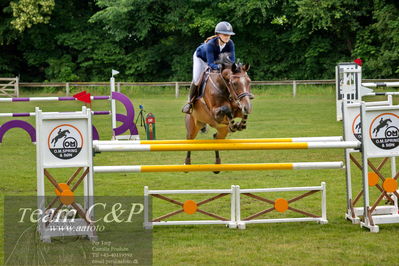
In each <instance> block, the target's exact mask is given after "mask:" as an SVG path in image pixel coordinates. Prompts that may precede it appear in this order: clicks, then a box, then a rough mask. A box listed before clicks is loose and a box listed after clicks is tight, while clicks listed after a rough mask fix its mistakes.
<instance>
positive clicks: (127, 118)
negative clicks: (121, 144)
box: [0, 77, 138, 143]
mask: <svg viewBox="0 0 399 266" xmlns="http://www.w3.org/2000/svg"><path fill="white" fill-rule="evenodd" d="M90 98H91V100H110V101H111V107H112V111H93V112H92V113H93V115H111V116H112V128H113V138H116V136H121V135H122V134H123V133H125V132H126V131H129V133H130V135H129V136H127V137H128V139H130V138H131V136H132V135H133V136H134V135H136V136H138V130H137V127H136V124H135V123H134V114H135V113H134V106H133V103H132V102H131V101H130V99H129V98H128V97H127V96H126V95H124V94H123V93H120V92H115V80H114V77H112V78H111V96H91V97H90ZM115 100H116V101H119V102H120V103H122V104H123V106H124V107H125V110H126V115H124V114H117V113H116V105H115ZM47 101H77V99H76V98H75V97H29V98H27V97H25V98H0V103H1V102H47ZM34 115H35V113H3V114H1V113H0V117H29V116H34ZM116 121H119V122H121V123H122V125H121V126H119V127H116ZM12 128H21V129H22V130H25V131H26V132H27V133H28V134H29V136H30V138H31V141H32V142H36V131H35V128H34V127H33V126H32V125H31V124H29V123H28V122H26V121H23V120H11V121H7V122H6V123H4V124H3V125H1V126H0V143H2V142H3V137H4V134H5V133H6V132H7V131H9V130H10V129H12ZM99 139H100V136H99V134H98V131H97V129H96V127H95V126H93V140H99Z"/></svg>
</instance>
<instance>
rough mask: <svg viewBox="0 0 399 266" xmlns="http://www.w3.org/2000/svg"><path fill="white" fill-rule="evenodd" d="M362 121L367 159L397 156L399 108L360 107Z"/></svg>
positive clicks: (398, 148) (398, 149)
mask: <svg viewBox="0 0 399 266" xmlns="http://www.w3.org/2000/svg"><path fill="white" fill-rule="evenodd" d="M362 121H363V123H364V125H362V131H363V132H364V134H363V135H364V136H363V145H364V149H365V151H366V153H367V154H368V155H367V157H390V156H399V106H390V107H367V108H366V107H365V106H364V105H362Z"/></svg>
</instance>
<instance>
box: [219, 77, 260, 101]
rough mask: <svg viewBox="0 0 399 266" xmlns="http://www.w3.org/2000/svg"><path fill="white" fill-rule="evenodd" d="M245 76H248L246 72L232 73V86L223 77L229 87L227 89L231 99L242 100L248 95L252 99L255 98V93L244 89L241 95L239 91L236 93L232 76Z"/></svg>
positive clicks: (230, 80)
mask: <svg viewBox="0 0 399 266" xmlns="http://www.w3.org/2000/svg"><path fill="white" fill-rule="evenodd" d="M220 75H222V74H220ZM243 77H244V78H248V75H247V73H245V74H235V75H230V78H229V85H230V86H228V85H227V83H226V81H225V80H224V78H223V77H222V79H223V82H224V83H225V85H226V87H227V90H228V91H229V94H230V97H231V100H233V101H240V100H241V99H242V98H244V97H246V96H248V97H249V98H250V99H253V98H254V95H253V94H252V93H250V92H247V91H244V92H242V93H240V94H239V95H237V93H236V88H235V87H234V84H233V79H232V78H243Z"/></svg>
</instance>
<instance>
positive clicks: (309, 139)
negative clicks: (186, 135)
mask: <svg viewBox="0 0 399 266" xmlns="http://www.w3.org/2000/svg"><path fill="white" fill-rule="evenodd" d="M342 140H343V138H342V136H332V137H303V138H254V139H195V140H186V139H185V140H178V139H175V140H131V141H129V140H127V141H123V142H122V143H120V144H124V145H125V144H126V145H134V144H206V143H269V142H322V141H342ZM93 144H94V145H99V144H101V145H115V144H116V145H117V144H119V143H118V141H114V140H110V141H107V140H99V141H94V142H93Z"/></svg>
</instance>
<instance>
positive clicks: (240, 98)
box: [222, 64, 254, 115]
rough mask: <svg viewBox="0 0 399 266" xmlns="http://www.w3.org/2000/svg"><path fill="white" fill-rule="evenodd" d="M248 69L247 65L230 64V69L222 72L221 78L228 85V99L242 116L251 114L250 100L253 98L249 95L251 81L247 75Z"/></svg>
mask: <svg viewBox="0 0 399 266" xmlns="http://www.w3.org/2000/svg"><path fill="white" fill-rule="evenodd" d="M249 67H250V65H249V64H244V65H243V64H232V66H231V69H224V70H223V71H222V76H223V78H224V79H225V81H226V83H227V84H228V86H227V89H228V90H229V93H230V98H231V100H232V101H233V102H235V103H236V104H237V105H238V107H239V108H240V109H241V111H242V113H243V114H244V115H247V114H250V113H251V112H252V105H251V99H253V98H254V96H253V95H252V93H251V79H250V78H249V76H248V74H247V71H248V70H249Z"/></svg>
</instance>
